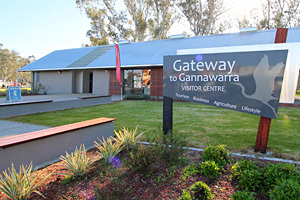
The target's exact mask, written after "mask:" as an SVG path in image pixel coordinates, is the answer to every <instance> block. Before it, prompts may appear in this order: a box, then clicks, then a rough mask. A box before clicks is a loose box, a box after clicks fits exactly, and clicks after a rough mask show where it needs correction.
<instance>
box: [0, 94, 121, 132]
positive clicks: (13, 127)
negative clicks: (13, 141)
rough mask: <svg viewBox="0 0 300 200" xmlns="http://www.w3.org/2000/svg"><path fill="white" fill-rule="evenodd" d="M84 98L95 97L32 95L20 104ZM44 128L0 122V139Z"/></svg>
mask: <svg viewBox="0 0 300 200" xmlns="http://www.w3.org/2000/svg"><path fill="white" fill-rule="evenodd" d="M83 96H84V97H86V96H97V95H93V94H51V95H32V96H23V97H22V102H26V101H38V100H53V101H68V100H76V99H77V100H78V97H83ZM5 100H6V99H5V98H0V104H2V103H5ZM120 100H121V96H118V95H114V96H112V101H120ZM46 128H49V127H46V126H37V125H32V124H25V123H18V122H11V121H5V120H0V138H1V137H4V136H11V135H17V134H22V133H28V132H33V131H38V130H42V129H46Z"/></svg>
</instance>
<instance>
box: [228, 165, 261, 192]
mask: <svg viewBox="0 0 300 200" xmlns="http://www.w3.org/2000/svg"><path fill="white" fill-rule="evenodd" d="M231 173H232V175H231V176H232V179H233V180H237V181H238V183H239V187H241V188H242V189H245V190H246V191H253V190H256V189H258V188H259V186H260V184H261V175H262V174H261V172H260V168H259V167H258V166H257V164H256V163H255V162H253V161H245V160H242V161H239V162H237V163H236V164H235V165H234V166H232V168H231Z"/></svg>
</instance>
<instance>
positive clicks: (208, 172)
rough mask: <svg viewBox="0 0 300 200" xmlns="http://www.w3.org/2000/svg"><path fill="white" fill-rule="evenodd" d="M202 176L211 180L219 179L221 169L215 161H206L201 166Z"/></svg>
mask: <svg viewBox="0 0 300 200" xmlns="http://www.w3.org/2000/svg"><path fill="white" fill-rule="evenodd" d="M200 169H201V174H203V175H204V176H207V177H209V178H217V177H218V176H219V175H220V174H221V173H220V171H219V170H220V168H219V167H218V165H217V164H216V163H215V161H205V162H203V163H202V164H201V165H200Z"/></svg>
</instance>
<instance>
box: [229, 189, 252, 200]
mask: <svg viewBox="0 0 300 200" xmlns="http://www.w3.org/2000/svg"><path fill="white" fill-rule="evenodd" d="M254 195H255V193H254V192H251V193H248V192H246V191H237V192H236V193H234V194H233V195H231V198H232V200H255V197H254Z"/></svg>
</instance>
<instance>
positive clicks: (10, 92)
mask: <svg viewBox="0 0 300 200" xmlns="http://www.w3.org/2000/svg"><path fill="white" fill-rule="evenodd" d="M8 99H9V102H10V103H11V102H14V101H22V97H21V89H20V87H9V88H8V89H7V94H6V100H8Z"/></svg>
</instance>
